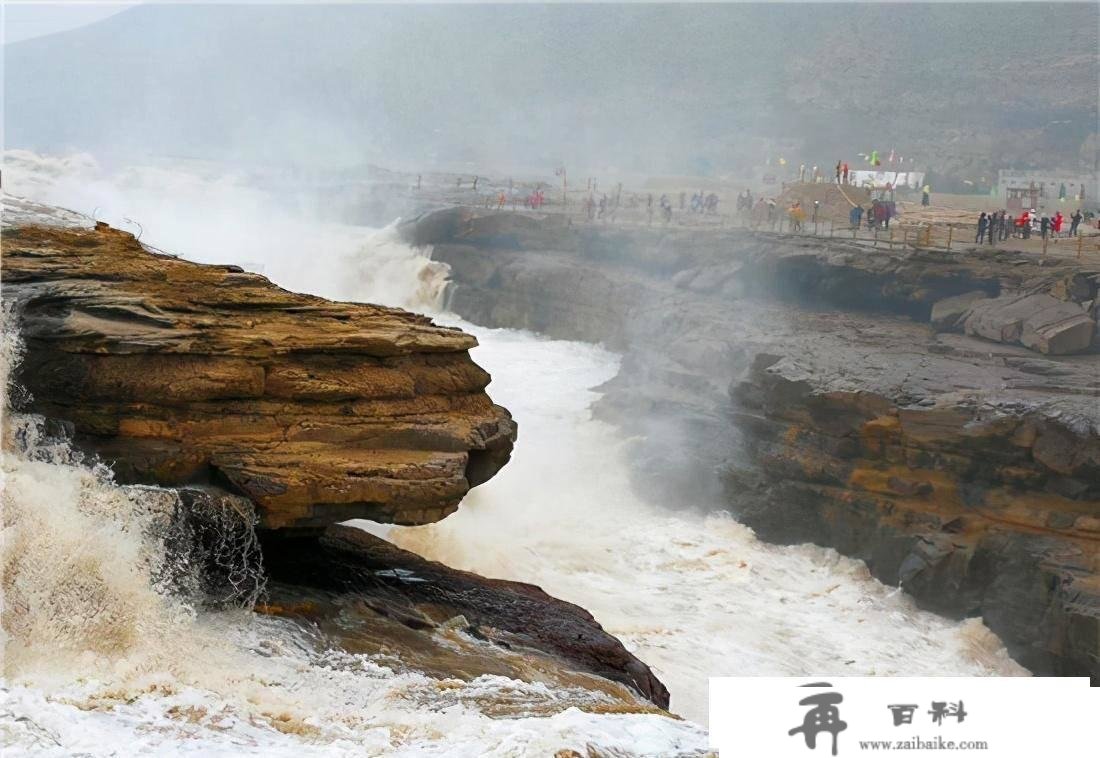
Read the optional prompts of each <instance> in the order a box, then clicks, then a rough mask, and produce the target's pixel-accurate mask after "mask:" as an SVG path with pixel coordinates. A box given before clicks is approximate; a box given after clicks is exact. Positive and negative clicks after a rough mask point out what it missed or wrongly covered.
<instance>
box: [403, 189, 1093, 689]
mask: <svg viewBox="0 0 1100 758" xmlns="http://www.w3.org/2000/svg"><path fill="white" fill-rule="evenodd" d="M405 234H406V236H407V238H408V239H410V240H412V241H414V242H418V243H421V244H432V245H434V253H433V258H434V259H435V260H439V261H443V262H446V263H448V264H450V265H451V270H452V279H453V281H454V285H453V287H454V290H453V292H452V296H451V300H450V302H451V307H452V308H453V309H454V310H455V311H457V312H458V313H459V314H460V315H462V316H464V317H465V318H468V319H469V320H471V321H473V322H475V323H481V324H486V325H489V326H511V327H522V328H529V329H534V330H537V331H541V332H544V333H547V334H549V335H551V336H556V337H561V338H571V339H585V340H590V341H594V342H603V343H605V344H608V345H609V346H611V347H612V348H614V349H616V350H619V351H621V352H623V353H624V357H623V364H622V369H621V371H620V373H619V375H618V376H617V377H616V378H615V379H613V380H612V381H611V382H609V383H608V384H607V385H605V386H604V387H603V388H602V390H603V392H604V396H603V399H602V400H601V401H600V403H599V404H598V406H597V412H598V413H599V414H600V415H601V416H602V417H604V418H607V419H609V420H613V421H615V422H617V423H619V424H620V425H622V426H623V427H624V428H625V429H626V430H627V431H628V432H629V433H630V434H631V435H633V436H635V438H638V439H641V440H643V441H642V442H641V443H640V444H639V445H638V446H637V447H636V452H637V460H638V461H639V467H638V476H640V477H643V478H645V479H646V481H645V484H646V487H647V489H648V490H650V491H656V492H659V494H660V497H661V499H662V501H664V502H666V503H675V502H678V501H688V502H691V501H696V502H697V501H698V500H699V499H700V498H715V499H716V500H717V501H718V502H721V503H723V504H725V505H726V506H727V507H729V508H730V509H731V510H732V511H733V512H734V514H735V515H737V517H738V518H739V519H740V520H742V521H743V522H745V523H747V524H749V525H750V526H752V527H753V528H754V529H756V530H757V532H758V533H759V534H760V535H761V536H763V537H764V538H766V539H769V540H772V541H776V542H792V543H794V542H803V541H810V542H815V543H818V544H823V545H828V546H833V547H836V548H837V549H838V550H840V551H842V552H844V553H846V554H848V555H852V556H855V557H859V558H862V559H864V560H865V561H866V562H867V564H868V566H869V568H870V569H871V571H872V572H873V573H874V574H875V575H876V576H877V577H879V578H880V579H882V580H883V581H886V582H889V583H893V584H901V585H902V586H903V587H904V588H905V589H906V590H907V591H909V592H910V593H912V595H913V596H914V597H915V598H916V599H917V600H918V601H919V602H920V603H921V604H922V605H923V606H925V607H928V608H932V609H935V610H937V611H939V612H941V613H945V614H948V615H957V616H980V617H982V618H983V619H984V620H985V622H986V623H987V624H988V625H989V627H990V628H991V629H993V631H995V632H996V633H997V634H999V635H1000V636H1001V638H1002V639H1003V640H1004V641H1005V642H1006V644H1007V645H1008V646H1009V649H1010V650H1011V651H1012V652H1013V654H1014V655H1015V656H1016V657H1017V658H1018V659H1019V660H1020V661H1021V662H1023V663H1024V664H1025V665H1027V666H1028V667H1030V668H1032V669H1033V670H1034V671H1036V672H1038V673H1055V674H1090V675H1092V676H1094V677H1100V356H1098V355H1097V348H1098V342H1097V334H1096V328H1095V325H1096V317H1097V313H1098V310H1097V303H1098V302H1100V267H1096V266H1093V267H1091V268H1090V267H1089V265H1087V264H1082V263H1079V262H1077V261H1074V260H1067V259H1055V258H1051V259H1048V260H1046V261H1043V262H1040V261H1039V260H1038V259H1037V258H1036V257H1033V256H1027V255H1023V254H1017V253H1013V252H1010V251H986V250H973V251H966V252H959V253H952V254H945V253H935V252H929V251H916V250H898V251H896V252H895V251H888V250H882V249H880V250H873V249H870V248H865V247H860V246H857V245H853V244H850V243H846V242H843V241H840V240H835V241H824V240H820V239H816V240H815V239H809V238H792V237H779V236H776V235H772V234H757V233H752V232H748V231H742V230H726V231H719V230H714V231H691V230H685V229H676V228H669V229H656V228H655V229H622V228H614V227H603V226H600V225H587V226H584V225H582V226H571V225H569V224H568V223H567V222H565V221H563V220H562V219H560V218H559V219H554V218H545V219H544V218H538V217H533V216H526V215H521V214H515V215H511V214H495V215H488V214H471V213H468V212H460V211H449V212H440V213H435V214H432V215H429V216H427V217H424V218H422V219H419V220H417V221H416V222H415V223H412V224H409V225H408V226H407V227H406V229H405Z"/></svg>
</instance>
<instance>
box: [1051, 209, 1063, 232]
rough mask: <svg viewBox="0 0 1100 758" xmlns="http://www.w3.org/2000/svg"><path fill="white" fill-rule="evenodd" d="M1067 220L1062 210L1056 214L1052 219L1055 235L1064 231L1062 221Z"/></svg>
mask: <svg viewBox="0 0 1100 758" xmlns="http://www.w3.org/2000/svg"><path fill="white" fill-rule="evenodd" d="M1065 220H1066V218H1065V216H1063V215H1062V212H1061V211H1058V212H1057V213H1055V214H1054V218H1053V219H1052V220H1051V222H1050V223H1051V226H1053V227H1054V234H1055V236H1057V235H1059V234H1061V233H1062V223H1063V222H1064V221H1065Z"/></svg>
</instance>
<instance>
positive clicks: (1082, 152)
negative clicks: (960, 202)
mask: <svg viewBox="0 0 1100 758" xmlns="http://www.w3.org/2000/svg"><path fill="white" fill-rule="evenodd" d="M1098 25H1100V10H1098V6H1097V5H1096V4H1095V3H1081V4H1072V5H1066V4H1059V5H1047V4H1038V3H1027V4H1011V5H1008V4H1006V5H992V4H967V5H948V4H933V5H923V6H915V5H895V4H881V5H821V4H813V5H706V6H649V5H641V6H610V5H592V6H575V5H551V6H530V5H520V6H468V5H450V6H423V5H414V6H373V5H367V6H350V5H342V6H301V5H299V6H274V7H272V6H268V7H263V6H221V7H218V6H199V7H195V6H184V5H169V6H165V5H153V6H139V7H136V8H134V9H132V10H129V11H126V12H124V13H121V14H118V15H116V16H114V17H112V18H109V19H107V20H105V21H103V22H101V23H98V24H95V25H93V26H89V27H85V28H83V29H78V30H75V31H72V32H66V33H62V34H56V35H52V36H49V37H43V38H39V39H34V40H28V41H25V42H21V43H17V44H14V45H11V46H9V47H8V48H7V50H6V60H5V87H6V94H5V97H6V108H5V124H4V126H5V130H6V144H7V146H9V147H23V148H31V149H36V150H45V151H58V150H63V149H66V148H71V147H75V148H81V149H88V150H92V151H94V152H96V153H97V154H100V155H110V154H114V155H122V156H130V155H132V154H134V153H154V154H157V155H184V156H206V157H213V158H238V159H242V160H249V161H252V160H258V161H264V162H271V161H279V162H283V161H285V162H292V163H302V164H312V165H318V166H325V165H339V166H346V165H354V164H357V163H366V162H375V163H381V164H385V165H396V166H402V167H405V168H411V169H414V170H419V169H420V168H425V169H427V168H429V167H444V168H448V167H449V168H460V167H463V166H466V165H469V166H472V167H477V168H482V167H488V166H495V167H507V168H512V167H516V168H539V169H541V170H546V169H547V168H548V167H553V166H554V165H557V164H558V163H562V162H564V163H566V164H567V165H570V166H573V167H586V168H588V169H590V170H593V171H598V170H607V169H617V170H620V171H633V172H650V171H652V172H677V173H702V174H706V173H722V172H726V171H731V170H733V171H736V170H738V169H742V168H744V167H747V166H750V165H755V164H758V163H760V162H762V160H763V158H764V157H765V156H766V155H768V154H772V155H776V154H780V153H785V154H786V155H788V156H789V157H790V158H791V159H794V160H805V161H806V162H817V163H821V164H826V163H828V162H831V161H834V160H835V159H836V158H837V157H839V156H841V155H844V156H846V157H854V153H855V152H857V151H865V150H870V149H878V150H880V151H884V152H888V151H889V150H890V149H892V148H893V149H897V150H898V152H899V153H901V154H902V155H908V156H911V157H914V158H917V159H918V160H920V161H922V162H923V163H924V164H926V165H927V166H928V167H930V168H933V169H935V170H937V171H939V172H941V173H953V174H956V175H959V176H961V175H970V174H973V175H975V176H977V175H978V174H983V173H991V172H992V171H993V170H994V169H995V168H998V167H1003V166H1008V165H1012V166H1028V165H1045V166H1058V167H1063V168H1092V167H1094V166H1095V160H1096V159H1095V144H1096V140H1095V138H1093V140H1092V143H1091V144H1092V147H1091V148H1089V147H1086V140H1088V138H1089V135H1090V134H1091V133H1092V132H1095V131H1096V121H1097V98H1098V94H1097V93H1098V84H1100V68H1098V67H1100V64H1098V60H1097V49H1098V44H1100V39H1098Z"/></svg>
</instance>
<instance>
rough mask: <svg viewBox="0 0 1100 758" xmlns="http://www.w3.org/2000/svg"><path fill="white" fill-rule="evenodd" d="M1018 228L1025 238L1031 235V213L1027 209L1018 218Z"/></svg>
mask: <svg viewBox="0 0 1100 758" xmlns="http://www.w3.org/2000/svg"><path fill="white" fill-rule="evenodd" d="M1016 228H1017V229H1018V230H1019V231H1020V236H1021V237H1023V238H1024V239H1027V238H1028V237H1030V236H1031V215H1030V214H1029V213H1028V212H1027V211H1024V212H1023V213H1021V214H1020V217H1019V218H1018V219H1016Z"/></svg>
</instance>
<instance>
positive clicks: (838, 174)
mask: <svg viewBox="0 0 1100 758" xmlns="http://www.w3.org/2000/svg"><path fill="white" fill-rule="evenodd" d="M843 165H844V164H843V163H842V162H841V161H837V162H836V183H837V184H840V169H841V167H842V166H843Z"/></svg>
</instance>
